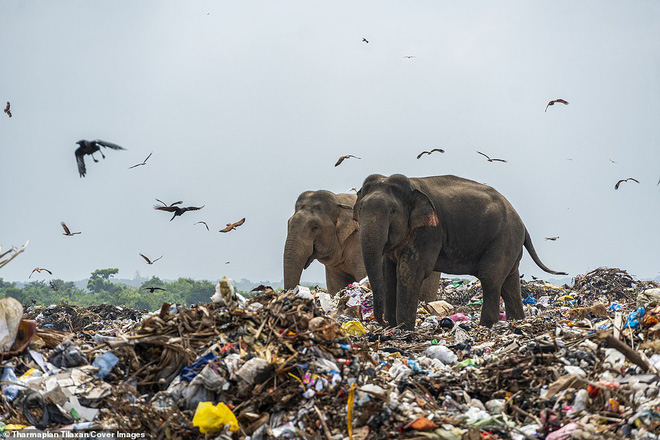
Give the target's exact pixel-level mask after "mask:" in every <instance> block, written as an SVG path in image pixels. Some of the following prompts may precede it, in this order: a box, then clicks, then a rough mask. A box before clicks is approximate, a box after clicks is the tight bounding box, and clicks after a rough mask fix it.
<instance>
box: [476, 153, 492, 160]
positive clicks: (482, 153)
mask: <svg viewBox="0 0 660 440" xmlns="http://www.w3.org/2000/svg"><path fill="white" fill-rule="evenodd" d="M477 153H479V154H481V155H482V156H484V157H485V158H486V159H488V160H490V157H488V156H487V155H485V154H484V153H482V152H481V151H477Z"/></svg>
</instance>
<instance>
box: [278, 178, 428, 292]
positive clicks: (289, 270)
mask: <svg viewBox="0 0 660 440" xmlns="http://www.w3.org/2000/svg"><path fill="white" fill-rule="evenodd" d="M356 199H357V196H356V195H355V194H335V193H333V192H330V191H325V190H320V191H305V192H303V193H302V194H300V196H299V197H298V200H296V206H295V212H294V214H293V215H292V216H291V218H289V221H288V228H287V229H288V231H287V238H286V243H285V245H284V288H285V289H292V288H294V287H295V286H296V285H297V284H298V283H299V282H300V277H301V275H302V271H303V269H306V268H307V267H309V265H310V264H311V263H312V261H314V260H318V261H319V262H320V263H322V264H323V265H324V266H325V281H326V286H327V289H328V293H330V294H331V295H334V294H335V293H337V292H339V291H340V290H341V289H342V288H344V287H346V286H348V285H349V284H350V283H352V282H355V281H360V280H362V279H363V278H364V277H366V276H367V271H366V270H365V268H364V260H363V258H362V248H361V247H360V239H359V225H358V222H357V221H355V220H354V219H353V205H355V200H356ZM439 283H440V274H439V273H434V274H432V275H431V276H429V277H428V279H426V280H424V283H423V285H422V288H421V289H422V293H421V298H422V299H425V300H433V299H435V297H436V296H437V292H438V285H439Z"/></svg>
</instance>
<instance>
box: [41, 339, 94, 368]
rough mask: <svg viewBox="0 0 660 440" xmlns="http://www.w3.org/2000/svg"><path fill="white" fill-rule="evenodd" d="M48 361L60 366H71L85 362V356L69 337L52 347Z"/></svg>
mask: <svg viewBox="0 0 660 440" xmlns="http://www.w3.org/2000/svg"><path fill="white" fill-rule="evenodd" d="M48 361H49V362H50V363H51V364H53V365H55V366H56V367H60V368H71V367H77V366H78V365H83V364H87V358H85V355H84V354H83V352H82V350H80V347H78V346H77V345H76V344H74V343H73V341H71V340H69V339H67V340H66V341H64V342H62V343H61V344H59V345H58V346H57V347H55V348H54V349H53V351H52V353H51V354H50V357H49V358H48Z"/></svg>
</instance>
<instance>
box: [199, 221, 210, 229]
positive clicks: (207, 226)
mask: <svg viewBox="0 0 660 440" xmlns="http://www.w3.org/2000/svg"><path fill="white" fill-rule="evenodd" d="M200 223H201V224H203V225H204V226H206V230H207V231H210V229H209V225H207V224H206V222H197V223H195V224H196V225H198V224H200Z"/></svg>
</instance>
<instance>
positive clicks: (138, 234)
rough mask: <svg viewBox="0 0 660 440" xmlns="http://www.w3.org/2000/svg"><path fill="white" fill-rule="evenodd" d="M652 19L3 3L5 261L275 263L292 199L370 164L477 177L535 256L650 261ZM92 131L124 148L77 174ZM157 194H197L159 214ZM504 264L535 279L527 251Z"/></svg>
mask: <svg viewBox="0 0 660 440" xmlns="http://www.w3.org/2000/svg"><path fill="white" fill-rule="evenodd" d="M659 23H660V3H658V2H657V1H655V0H648V1H641V0H637V1H608V0H598V1H582V2H575V1H572V0H571V1H553V2H549V1H543V2H541V1H530V0H520V1H498V2H491V1H474V2H469V4H465V2H439V1H436V0H433V1H431V0H429V1H416V2H403V1H382V0H378V1H360V2H355V1H333V2H323V3H321V2H309V1H278V2H272V1H243V2H224V1H222V2H221V1H191V2H184V1H178V2H174V1H162V0H159V1H148V0H144V1H140V2H134V1H117V0H112V1H94V2H89V1H51V0H43V1H25V0H5V1H3V2H2V3H1V4H0V41H2V42H3V43H2V45H0V62H1V65H2V71H1V72H2V73H0V102H2V103H4V101H10V102H11V104H12V110H13V115H14V117H13V118H11V119H9V118H7V117H6V115H5V114H4V113H3V114H0V173H1V175H2V181H3V188H2V191H1V192H0V195H1V197H0V203H1V206H2V215H1V216H0V243H1V244H2V245H3V246H4V247H5V248H8V247H9V246H11V245H17V246H18V245H22V244H23V243H24V242H25V241H26V240H27V239H29V240H30V246H29V247H28V249H27V250H26V251H25V253H24V254H22V255H20V256H19V257H18V258H17V259H16V260H14V261H13V262H12V263H10V264H9V265H7V266H6V267H4V268H3V269H0V277H2V278H4V279H5V280H13V281H23V280H27V278H28V275H29V274H30V272H31V270H32V269H33V268H34V267H36V266H40V267H46V268H49V269H51V270H52V271H53V272H54V277H57V278H62V279H66V280H74V279H80V278H85V277H87V276H88V275H89V273H90V272H91V271H93V270H94V269H97V268H106V267H118V268H119V269H120V273H119V275H120V277H126V278H131V277H133V275H134V274H135V272H136V271H139V272H140V274H141V275H142V276H147V277H148V276H151V275H157V276H159V277H161V278H176V277H179V276H189V277H194V278H207V279H217V278H220V277H221V276H223V275H227V276H231V277H233V278H235V279H240V278H244V277H245V278H249V279H253V280H265V279H269V280H279V279H281V277H282V251H283V244H284V239H285V236H286V220H287V218H288V217H289V216H290V215H291V214H292V213H293V206H294V202H295V200H296V198H297V196H298V195H299V194H300V193H301V192H302V191H304V190H308V189H329V190H332V191H335V192H345V191H347V190H348V189H349V188H351V187H359V186H360V185H361V183H362V181H363V180H364V178H365V177H366V176H367V175H369V174H371V173H381V174H386V175H389V174H393V173H403V174H406V175H408V176H411V177H412V176H415V177H421V176H430V175H439V174H455V175H458V176H461V177H466V178H470V179H474V180H476V181H479V182H485V183H487V184H489V185H491V186H493V187H494V188H496V189H497V190H498V191H500V192H501V193H502V194H504V196H506V197H507V198H508V199H509V200H510V201H511V202H512V204H513V205H514V207H515V208H516V209H517V210H518V212H519V213H520V215H521V217H522V218H523V220H524V221H525V223H526V225H527V228H528V229H529V231H530V233H531V235H532V238H533V241H534V245H535V247H536V249H537V251H538V253H539V255H540V257H541V259H542V260H543V262H544V263H546V265H548V266H549V267H551V268H553V269H556V270H564V271H568V272H569V273H570V275H571V276H574V275H576V274H579V273H583V272H585V271H587V270H590V269H593V268H596V267H598V266H618V267H622V268H624V269H627V270H628V271H629V272H631V273H633V274H635V275H637V276H640V277H655V276H657V275H658V271H660V234H658V232H657V228H658V224H659V223H660V222H659V219H660V186H656V183H657V182H658V179H659V178H660V149H659V148H658V146H659V144H660V123H659V121H660V99H658V98H659V97H660V25H659ZM362 38H367V39H368V40H369V43H368V44H366V43H363V42H362V41H361V40H362ZM408 55H411V56H415V58H404V57H405V56H408ZM556 98H563V99H566V100H567V101H569V103H570V104H569V105H568V106H561V105H555V106H554V107H550V108H549V109H548V111H547V112H544V108H545V105H546V103H547V102H548V101H549V100H552V99H556ZM95 138H99V139H104V140H107V141H111V142H114V143H117V144H119V145H122V146H124V147H125V148H126V149H127V151H104V153H105V154H106V156H107V159H105V160H101V161H100V162H99V163H93V162H92V161H91V160H90V159H89V156H88V157H87V158H86V162H87V171H88V174H87V177H86V178H84V179H81V178H80V177H79V176H78V172H77V170H76V163H75V159H74V155H73V152H74V150H75V148H76V147H77V145H76V144H75V142H76V141H78V140H80V139H95ZM434 147H441V148H444V149H445V150H446V153H445V154H443V155H440V154H435V155H432V156H426V157H424V158H422V159H420V160H417V159H415V157H416V155H417V154H418V153H419V152H420V151H422V150H424V149H429V148H434ZM476 150H479V151H483V152H485V153H486V154H489V155H491V156H493V157H501V158H505V159H507V160H508V161H509V162H508V163H504V164H503V163H488V162H486V161H485V159H484V158H483V157H481V156H479V155H478V154H477V153H476ZM151 151H153V156H152V157H151V159H150V160H149V162H148V164H147V166H143V167H138V168H135V169H132V170H128V169H127V168H128V167H129V166H131V165H133V164H136V163H138V162H140V161H142V160H143V159H144V158H145V157H146V156H147V155H148V154H149V153H150V152H151ZM344 154H354V155H357V156H359V157H361V158H362V160H354V159H351V160H348V161H345V162H344V163H343V164H342V165H340V166H339V167H337V168H335V167H334V166H333V165H334V163H335V161H336V160H337V158H338V157H339V156H340V155H344ZM96 156H97V158H99V159H100V156H99V155H96ZM568 159H572V160H568ZM610 159H611V160H612V161H615V162H617V163H612V162H611V161H610ZM627 177H635V178H637V179H638V180H639V181H640V182H641V183H640V184H639V185H638V184H636V183H634V182H632V183H631V182H629V183H625V184H623V185H622V186H621V188H620V189H619V190H618V191H615V190H614V184H615V183H616V181H617V180H618V179H621V178H627ZM155 198H159V199H162V200H164V201H166V202H168V203H169V202H173V201H176V200H183V201H184V203H185V204H186V205H195V206H199V205H206V206H205V208H204V209H203V210H201V211H198V212H189V213H186V214H184V215H183V216H182V217H177V218H176V219H175V220H174V221H172V222H170V221H169V218H170V215H169V214H167V213H162V212H156V211H154V210H153V209H152V205H153V204H154V202H155V200H154V199H155ZM242 217H246V218H247V221H246V223H245V224H244V225H243V226H242V227H240V228H239V229H238V230H236V231H232V232H230V233H228V234H220V233H218V232H217V231H218V230H219V229H221V227H223V226H224V224H225V223H227V222H230V221H231V222H233V221H236V220H239V219H240V218H242ZM200 220H203V221H206V222H207V223H208V224H209V226H211V228H212V232H207V231H206V229H205V228H203V226H200V225H196V226H194V225H193V223H195V222H196V221H200ZM61 221H65V222H66V223H67V224H68V225H69V226H70V227H71V228H72V229H73V230H76V231H82V232H83V233H82V235H79V236H76V237H73V238H70V237H64V236H63V235H62V234H61V228H60V222H61ZM556 235H558V236H559V237H560V238H559V240H557V241H555V242H551V241H545V240H544V237H546V236H556ZM139 252H142V253H144V254H146V255H148V256H150V257H152V258H155V257H158V256H160V255H161V254H163V255H164V257H163V259H162V260H160V261H158V262H157V263H156V264H154V265H153V266H147V265H146V263H145V262H144V261H143V260H142V259H141V258H140V256H139V255H138V253H139ZM226 261H231V264H228V265H225V264H224V263H225V262H226ZM521 272H522V273H525V274H526V276H527V277H529V276H530V275H536V276H547V275H546V274H544V273H543V272H542V271H541V270H540V269H538V268H537V267H536V265H535V264H534V263H533V262H532V260H531V258H529V256H528V255H527V254H525V256H524V257H523V260H522V263H521ZM34 278H36V279H48V277H46V276H45V275H44V276H41V275H37V274H35V276H33V279H34ZM304 279H306V280H310V281H315V280H319V281H320V280H323V279H324V275H323V270H322V266H321V265H320V264H318V263H314V264H313V265H312V267H310V269H309V270H308V271H306V272H305V276H304Z"/></svg>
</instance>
